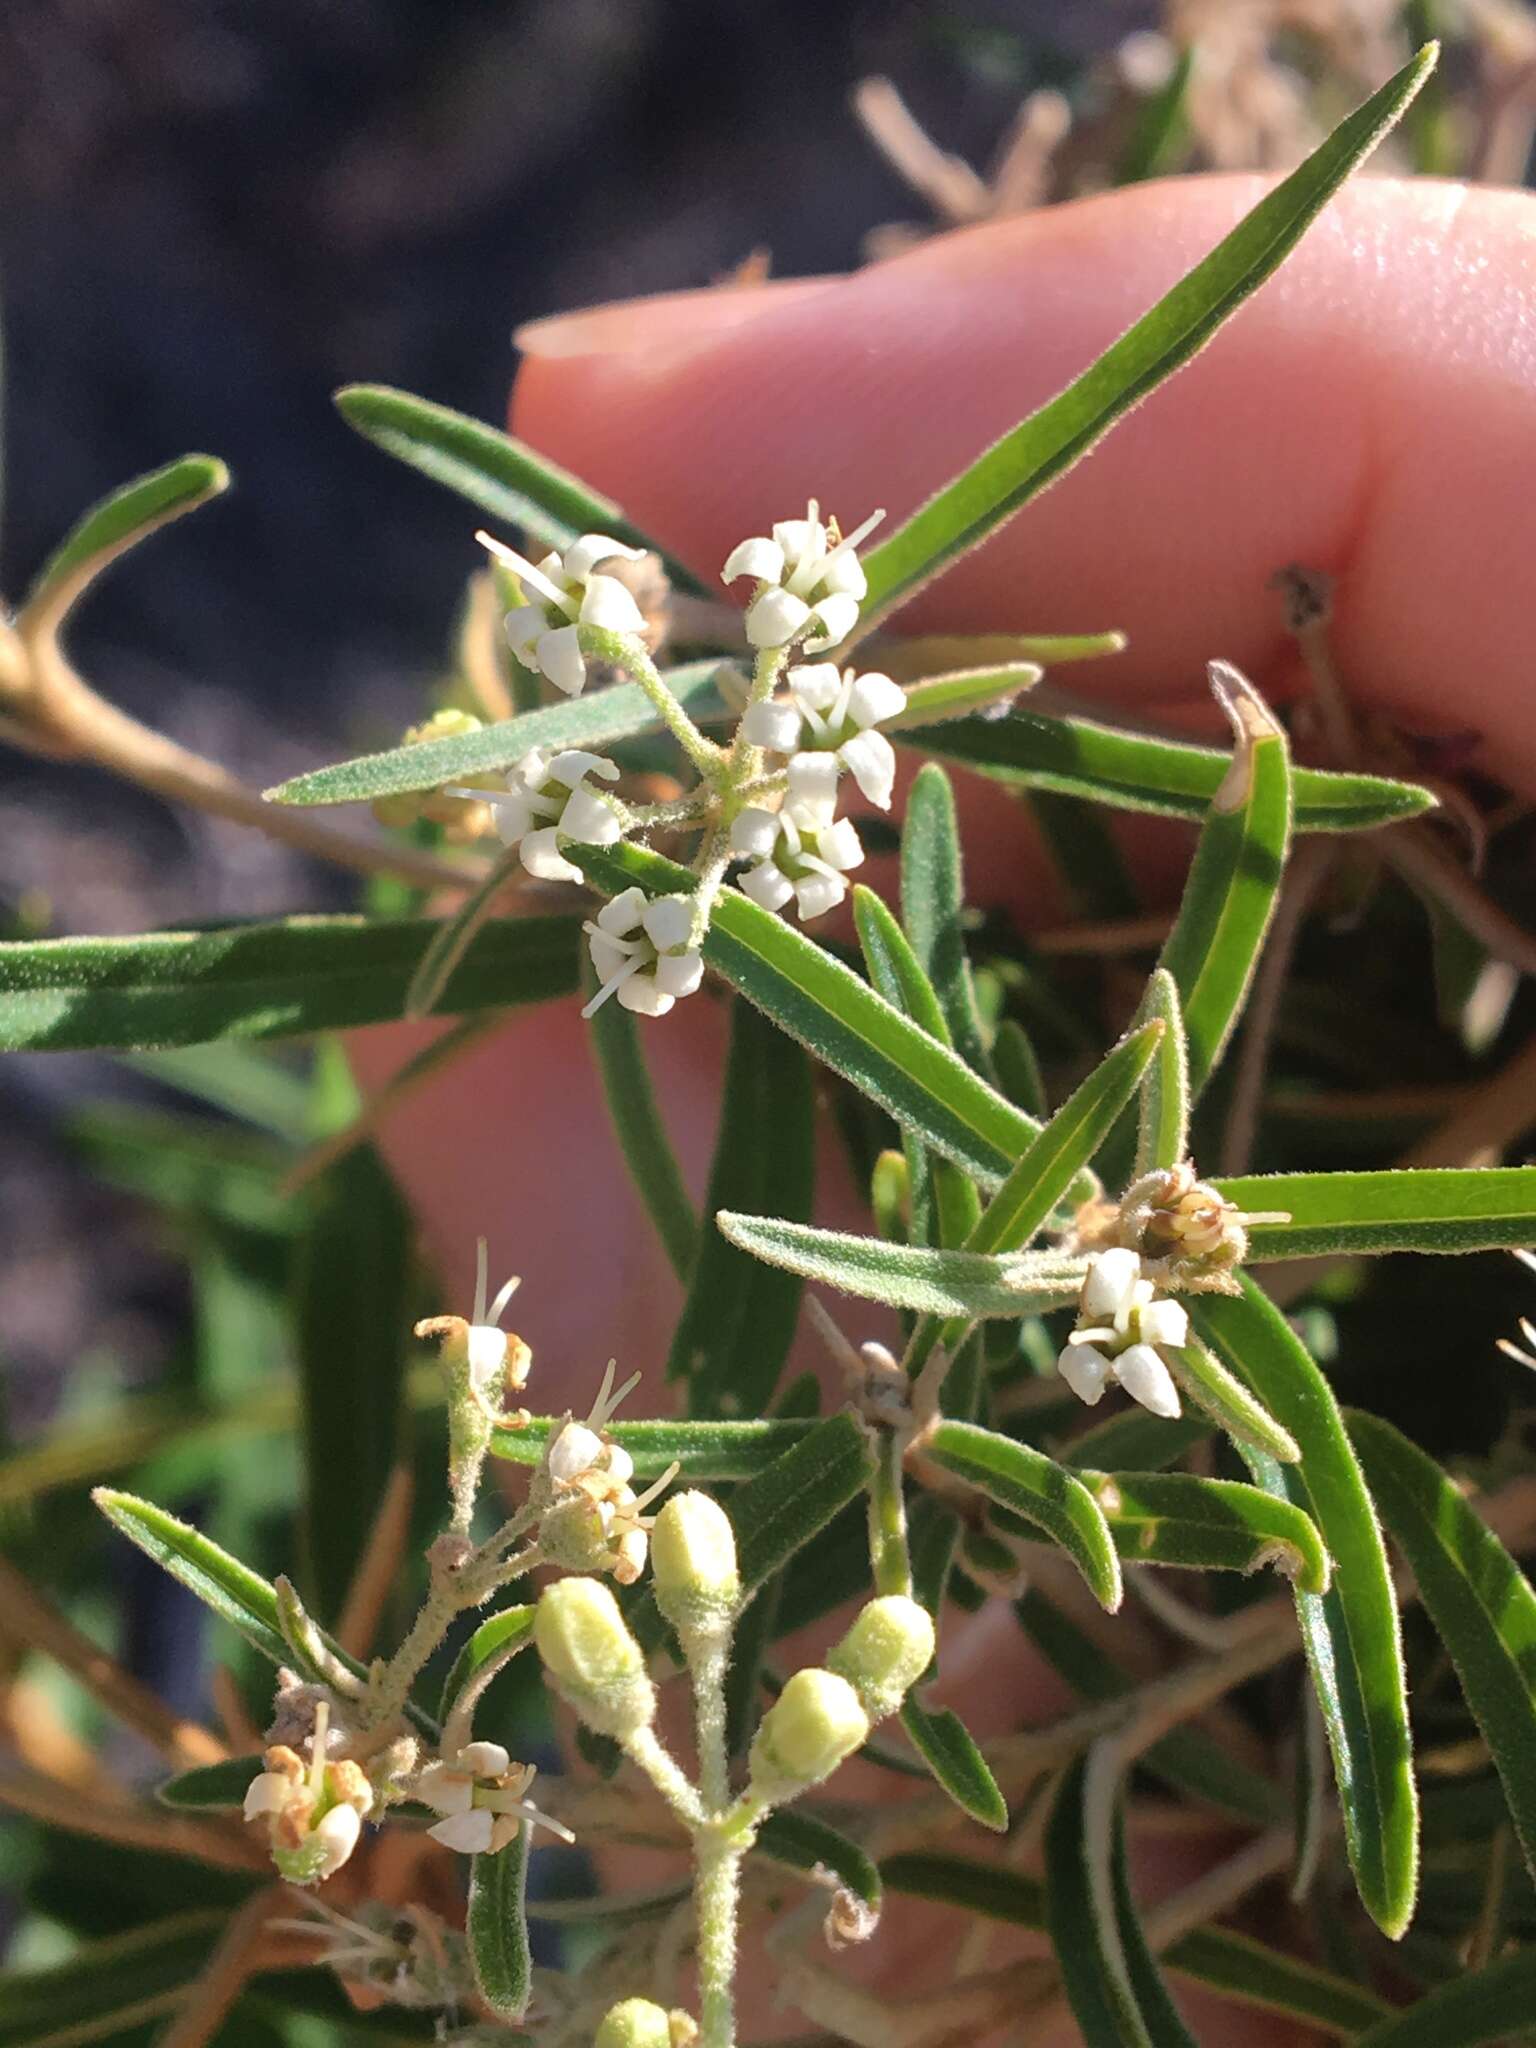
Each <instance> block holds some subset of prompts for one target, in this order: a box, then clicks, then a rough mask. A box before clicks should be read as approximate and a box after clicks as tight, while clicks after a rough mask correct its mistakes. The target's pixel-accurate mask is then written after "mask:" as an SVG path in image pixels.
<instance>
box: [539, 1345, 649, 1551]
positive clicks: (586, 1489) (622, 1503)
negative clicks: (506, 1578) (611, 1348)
mask: <svg viewBox="0 0 1536 2048" xmlns="http://www.w3.org/2000/svg"><path fill="white" fill-rule="evenodd" d="M639 1378H640V1375H639V1373H632V1374H631V1375H630V1377H629V1378H628V1379H627V1380H625V1382H624V1384H623V1385H622V1386H620V1387H615V1386H614V1366H613V1361H612V1360H611V1359H610V1360H609V1362H608V1369H607V1371H606V1372H605V1373H604V1374H603V1383H602V1386H601V1387H600V1388H599V1389H598V1394H597V1399H596V1400H595V1401H594V1402H593V1404H592V1410H591V1413H590V1414H589V1415H588V1417H587V1419H586V1421H585V1422H576V1421H573V1420H572V1418H571V1417H570V1416H567V1417H566V1419H565V1421H564V1422H563V1423H562V1424H561V1425H560V1427H559V1428H558V1429H557V1430H556V1431H555V1432H554V1433H553V1435H552V1436H551V1437H550V1440H549V1443H548V1445H547V1447H546V1448H545V1452H544V1462H543V1468H542V1469H543V1473H544V1477H545V1480H546V1482H547V1483H548V1485H549V1487H550V1489H551V1491H552V1493H553V1495H554V1500H553V1504H552V1506H551V1508H550V1510H549V1513H548V1514H547V1515H546V1516H545V1518H544V1520H543V1522H542V1523H541V1525H540V1529H539V1540H540V1542H541V1544H542V1545H543V1548H544V1551H545V1553H546V1555H547V1556H548V1557H550V1558H551V1560H552V1561H553V1562H555V1563H557V1564H564V1565H566V1566H567V1567H568V1569H570V1570H572V1571H585V1572H611V1573H612V1574H613V1576H614V1578H615V1579H616V1580H617V1581H618V1582H619V1584H620V1585H621V1586H632V1585H633V1584H634V1583H635V1581H636V1580H637V1579H638V1578H639V1576H640V1574H641V1573H642V1572H643V1571H644V1569H645V1560H646V1555H647V1551H648V1548H649V1536H650V1529H651V1524H652V1521H653V1519H654V1518H653V1517H652V1516H649V1515H647V1514H646V1513H645V1510H646V1509H647V1508H648V1507H649V1506H650V1504H651V1502H652V1501H653V1500H655V1499H656V1497H657V1495H658V1494H660V1493H662V1492H664V1491H665V1490H666V1488H667V1487H668V1486H670V1485H671V1483H672V1481H673V1480H674V1479H675V1478H676V1476H677V1472H678V1467H677V1466H676V1465H675V1464H674V1465H672V1466H671V1467H670V1468H669V1469H668V1470H667V1471H666V1472H664V1473H663V1474H662V1475H661V1477H660V1478H659V1479H658V1480H656V1481H655V1482H654V1483H653V1484H652V1485H650V1486H648V1487H647V1488H646V1490H645V1492H644V1493H641V1494H637V1493H636V1492H635V1490H634V1488H633V1487H632V1486H631V1485H630V1483H629V1482H630V1481H631V1479H633V1477H634V1475H635V1461H634V1459H633V1458H632V1457H631V1456H630V1455H629V1453H628V1451H626V1450H625V1449H624V1448H623V1447H622V1446H621V1445H619V1444H615V1443H610V1442H609V1440H608V1438H607V1436H606V1435H604V1434H600V1432H602V1431H603V1430H604V1429H605V1427H606V1425H607V1423H608V1421H609V1419H610V1418H611V1417H612V1415H613V1412H614V1410H615V1409H616V1408H617V1407H618V1405H619V1403H620V1402H621V1401H622V1400H623V1399H624V1397H625V1395H626V1394H628V1393H629V1392H630V1391H631V1389H632V1388H633V1387H634V1386H635V1385H636V1384H637V1383H638V1381H639Z"/></svg>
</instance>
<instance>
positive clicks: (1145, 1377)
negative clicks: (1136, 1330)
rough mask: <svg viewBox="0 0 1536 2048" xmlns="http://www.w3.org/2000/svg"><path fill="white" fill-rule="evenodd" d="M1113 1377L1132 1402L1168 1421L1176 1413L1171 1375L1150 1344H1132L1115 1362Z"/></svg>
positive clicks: (1175, 1392) (1177, 1391)
mask: <svg viewBox="0 0 1536 2048" xmlns="http://www.w3.org/2000/svg"><path fill="white" fill-rule="evenodd" d="M1115 1378H1116V1379H1117V1380H1118V1381H1119V1382H1120V1384H1121V1386H1122V1387H1124V1389H1125V1391H1126V1392H1127V1393H1128V1394H1129V1395H1130V1397H1131V1399H1132V1400H1133V1401H1139V1402H1140V1403H1141V1405H1142V1407H1143V1408H1150V1409H1151V1411H1152V1413H1153V1414H1154V1415H1163V1416H1166V1417H1167V1418H1168V1420H1169V1421H1170V1422H1171V1421H1172V1420H1173V1419H1174V1417H1175V1416H1176V1415H1177V1414H1178V1413H1179V1390H1178V1388H1177V1387H1176V1386H1175V1385H1174V1384H1173V1375H1172V1373H1170V1372H1169V1370H1168V1368H1167V1366H1166V1365H1164V1363H1163V1361H1162V1360H1161V1359H1160V1358H1159V1357H1158V1355H1157V1353H1156V1352H1155V1351H1154V1350H1153V1349H1152V1346H1151V1345H1150V1344H1133V1345H1132V1346H1131V1348H1130V1349H1129V1351H1122V1352H1121V1354H1120V1356H1119V1357H1118V1358H1117V1359H1116V1360H1115Z"/></svg>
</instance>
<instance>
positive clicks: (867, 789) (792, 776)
mask: <svg viewBox="0 0 1536 2048" xmlns="http://www.w3.org/2000/svg"><path fill="white" fill-rule="evenodd" d="M785 683H786V685H787V690H788V694H787V695H786V696H783V697H771V698H768V699H767V700H766V701H765V702H763V703H761V704H754V705H752V706H751V707H750V708H749V709H748V711H747V713H746V716H745V717H744V718H743V719H742V722H741V730H742V734H743V737H744V738H746V739H747V740H749V741H750V742H751V743H752V745H753V746H755V747H766V748H767V749H768V751H769V752H770V753H774V754H784V755H787V756H788V757H789V793H790V796H791V798H792V799H795V798H798V799H800V800H801V801H809V802H818V801H820V802H824V801H826V800H827V799H828V798H830V797H831V796H832V795H833V794H834V793H835V791H836V789H837V778H838V775H839V773H840V772H841V771H842V770H843V769H847V771H848V773H849V774H850V775H851V776H852V777H853V779H854V781H855V782H856V783H857V784H858V786H859V788H860V789H861V790H862V791H863V792H864V795H865V796H866V797H867V798H868V800H869V801H870V803H872V804H874V805H875V806H876V807H877V808H878V809H880V810H882V811H888V810H889V809H890V807H891V796H892V793H893V791H894V788H895V783H896V750H895V748H894V747H893V746H892V745H891V743H890V741H889V740H888V739H887V738H886V736H885V734H884V733H883V732H879V731H877V730H876V728H877V727H879V726H881V725H886V724H888V723H889V722H890V720H891V719H893V718H895V717H897V716H898V715H899V713H901V712H902V711H904V710H905V709H906V704H907V693H906V691H905V690H903V689H902V687H901V685H900V683H897V682H893V681H892V680H891V678H890V677H889V676H887V675H881V674H879V673H878V672H877V671H875V670H870V671H869V672H868V673H866V674H864V675H860V674H858V673H857V671H855V670H854V669H851V668H848V669H843V670H842V671H841V673H839V670H838V667H837V664H836V662H832V661H814V662H804V663H802V664H801V665H800V666H799V667H798V668H792V669H791V670H790V671H789V674H788V675H787V676H786V678H785Z"/></svg>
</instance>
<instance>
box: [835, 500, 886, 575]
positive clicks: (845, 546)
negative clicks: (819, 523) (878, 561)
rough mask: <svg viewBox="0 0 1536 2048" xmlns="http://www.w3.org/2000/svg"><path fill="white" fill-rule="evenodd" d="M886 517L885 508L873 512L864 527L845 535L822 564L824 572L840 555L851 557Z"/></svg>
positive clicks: (856, 528) (857, 527)
mask: <svg viewBox="0 0 1536 2048" xmlns="http://www.w3.org/2000/svg"><path fill="white" fill-rule="evenodd" d="M884 517H885V508H884V506H882V507H881V509H880V510H879V511H878V512H871V513H870V515H869V517H868V518H867V519H866V520H865V521H864V524H863V525H862V526H856V527H855V528H854V529H853V531H852V533H849V534H845V535H844V536H843V538H842V539H841V540H840V541H839V542H838V544H837V546H836V547H835V548H834V549H833V550H832V552H831V554H830V555H828V557H827V559H826V561H825V562H823V563H822V565H821V566H822V570H823V572H825V571H826V569H827V568H828V567H829V566H830V565H831V564H832V563H833V562H835V561H836V560H837V559H838V557H839V556H840V555H851V554H852V553H853V551H854V549H855V548H856V547H857V546H858V545H859V543H860V541H862V540H864V539H865V538H866V537H867V536H868V535H869V534H872V533H873V532H874V530H875V528H876V527H877V526H878V525H879V524H880V522H881V520H882V519H883V518H884Z"/></svg>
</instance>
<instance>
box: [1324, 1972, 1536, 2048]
mask: <svg viewBox="0 0 1536 2048" xmlns="http://www.w3.org/2000/svg"><path fill="white" fill-rule="evenodd" d="M1533 2013H1536V1949H1529V1948H1528V1949H1522V1950H1519V1951H1517V1952H1516V1953H1515V1954H1514V1955H1510V1956H1501V1957H1500V1958H1499V1960H1498V1961H1497V1962H1494V1963H1488V1964H1485V1965H1484V1967H1483V1968H1482V1969H1481V1970H1469V1971H1467V1972H1466V1974H1465V1975H1464V1976H1460V1977H1453V1978H1452V1979H1451V1981H1450V1982H1449V1983H1448V1984H1441V1985H1438V1986H1437V1987H1436V1988H1435V1990H1433V1991H1431V1992H1430V1993H1429V1995H1428V1997H1426V1998H1421V1999H1420V2000H1419V2002H1418V2004H1417V2005H1414V2006H1411V2007H1410V2008H1409V2009H1408V2011H1407V2012H1405V2013H1398V2014H1394V2015H1393V2017H1392V2018H1391V2019H1385V2020H1382V2021H1381V2023H1380V2024H1379V2025H1378V2026H1374V2027H1372V2028H1371V2030H1370V2032H1369V2033H1366V2034H1361V2035H1360V2037H1359V2039H1358V2040H1357V2041H1356V2043H1355V2048H1480V2044H1481V2043H1483V2042H1485V2041H1502V2040H1504V2039H1505V2038H1506V2037H1507V2036H1509V2037H1518V2038H1520V2039H1522V2040H1528V2039H1529V2038H1530V2030H1531V2016H1532V2014H1533Z"/></svg>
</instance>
